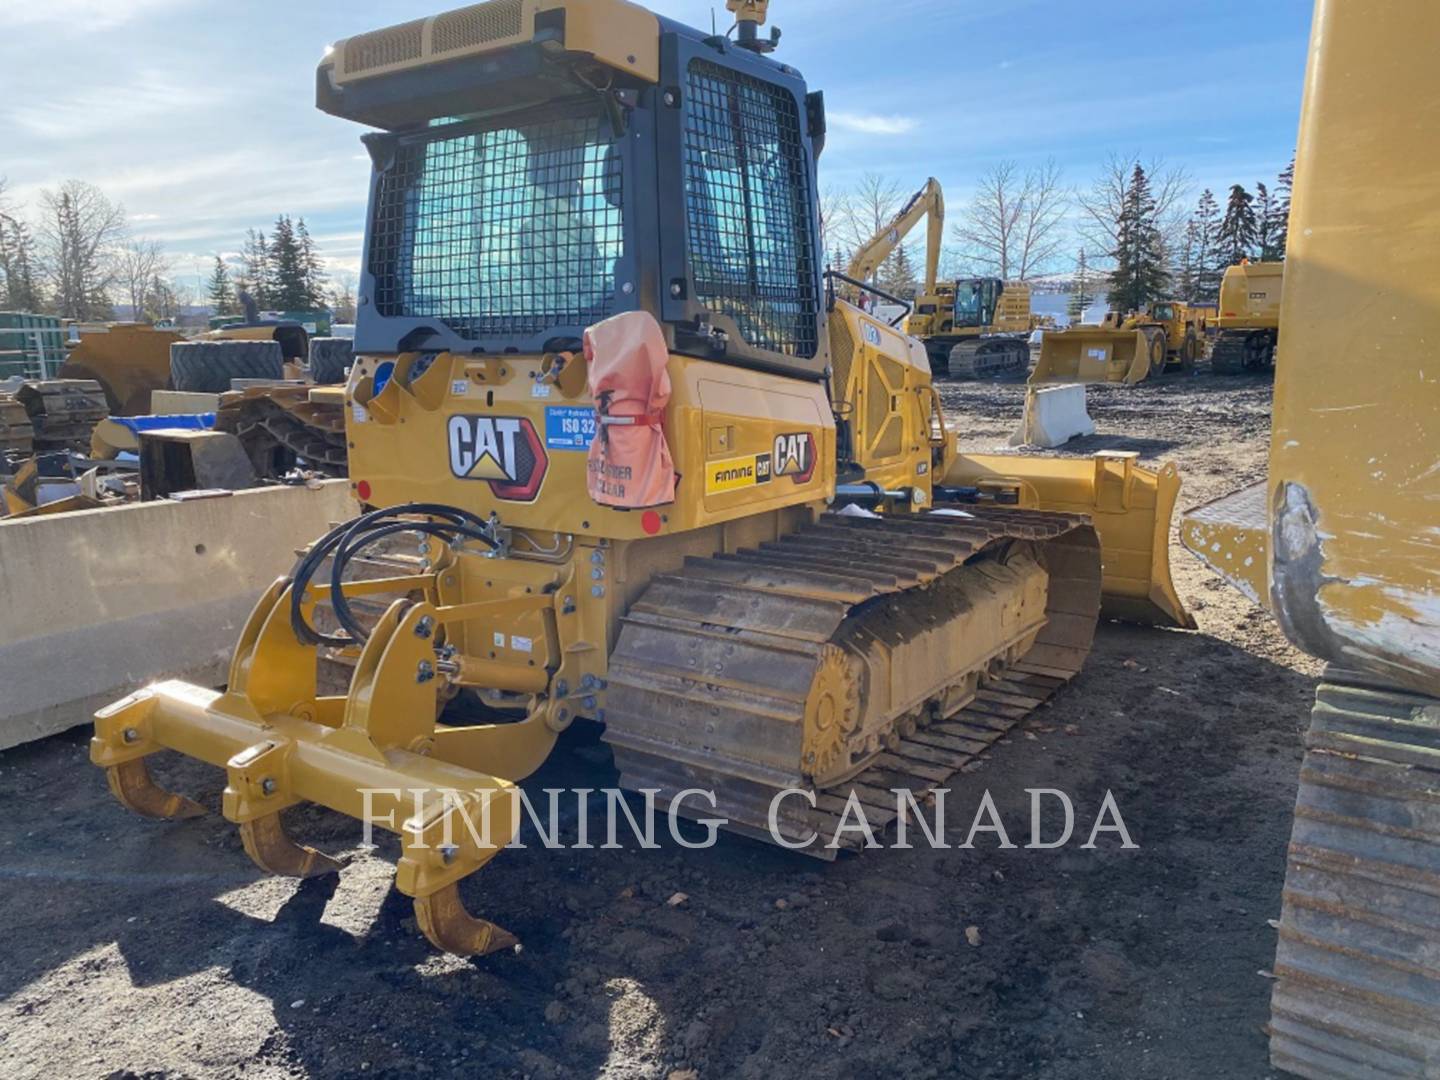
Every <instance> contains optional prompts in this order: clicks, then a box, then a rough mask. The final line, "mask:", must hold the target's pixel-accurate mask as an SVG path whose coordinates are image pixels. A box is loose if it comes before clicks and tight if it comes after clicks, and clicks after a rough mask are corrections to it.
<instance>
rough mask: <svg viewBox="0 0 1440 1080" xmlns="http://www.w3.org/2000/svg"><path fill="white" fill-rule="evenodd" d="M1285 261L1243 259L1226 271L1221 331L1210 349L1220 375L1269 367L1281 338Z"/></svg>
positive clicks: (1219, 322) (1218, 322) (1212, 366)
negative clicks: (1251, 260)
mask: <svg viewBox="0 0 1440 1080" xmlns="http://www.w3.org/2000/svg"><path fill="white" fill-rule="evenodd" d="M1284 286H1285V264H1284V263H1283V262H1253V263H1252V262H1248V261H1247V262H1242V263H1237V264H1236V265H1235V266H1232V267H1230V268H1229V269H1228V270H1226V271H1225V276H1224V278H1222V279H1221V282H1220V313H1219V315H1218V316H1217V317H1216V319H1215V325H1216V326H1217V327H1218V328H1219V330H1220V333H1219V335H1218V336H1217V337H1216V338H1215V344H1214V347H1213V348H1212V349H1211V352H1210V370H1212V371H1214V372H1215V373H1216V374H1217V375H1237V374H1239V373H1240V372H1242V371H1269V370H1270V369H1271V368H1273V367H1274V366H1275V346H1276V345H1277V344H1278V343H1279V341H1280V308H1281V297H1282V296H1283V294H1284V291H1285V290H1284Z"/></svg>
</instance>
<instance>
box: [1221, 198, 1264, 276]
mask: <svg viewBox="0 0 1440 1080" xmlns="http://www.w3.org/2000/svg"><path fill="white" fill-rule="evenodd" d="M1258 232H1259V228H1258V224H1257V222H1256V220H1255V196H1254V195H1251V194H1250V193H1249V192H1248V191H1246V190H1245V189H1244V188H1243V187H1242V186H1241V185H1239V184H1235V185H1234V186H1233V187H1231V188H1230V200H1229V202H1228V203H1227V204H1226V206H1225V217H1224V219H1223V220H1222V221H1221V222H1220V231H1219V233H1218V235H1217V236H1216V238H1215V247H1216V254H1218V255H1219V256H1220V259H1221V260H1222V261H1221V265H1222V266H1234V265H1235V264H1236V263H1240V262H1244V261H1245V260H1246V259H1248V258H1250V257H1251V256H1252V255H1253V254H1254V253H1255V242H1256V239H1257V234H1258Z"/></svg>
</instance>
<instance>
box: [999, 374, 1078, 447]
mask: <svg viewBox="0 0 1440 1080" xmlns="http://www.w3.org/2000/svg"><path fill="white" fill-rule="evenodd" d="M1094 434H1095V421H1093V420H1091V419H1090V413H1089V412H1088V411H1087V410H1086V408H1085V387H1084V386H1083V385H1077V386H1049V387H1045V388H1044V389H1031V390H1029V391H1027V392H1026V394H1025V415H1024V417H1023V418H1022V419H1021V421H1020V426H1019V427H1018V428H1016V429H1015V434H1013V435H1011V436H1010V445H1011V446H1039V447H1044V448H1046V449H1053V448H1054V447H1057V446H1064V445H1065V444H1066V443H1067V442H1069V441H1070V440H1071V439H1075V438H1079V437H1080V436H1081V435H1094Z"/></svg>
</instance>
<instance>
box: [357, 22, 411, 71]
mask: <svg viewBox="0 0 1440 1080" xmlns="http://www.w3.org/2000/svg"><path fill="white" fill-rule="evenodd" d="M424 48H425V20H424V19H416V20H415V21H414V22H408V23H402V24H401V25H400V26H392V27H390V28H388V29H386V30H375V31H373V32H371V33H369V34H360V35H359V36H358V37H353V38H351V39H350V40H349V41H347V42H346V43H345V74H346V75H359V74H362V73H364V72H366V71H374V70H377V69H379V68H387V67H390V66H392V65H394V64H408V63H413V62H414V61H416V60H419V59H420V58H421V56H422V55H423V54H424Z"/></svg>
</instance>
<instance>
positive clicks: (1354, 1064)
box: [1182, 0, 1440, 1080]
mask: <svg viewBox="0 0 1440 1080" xmlns="http://www.w3.org/2000/svg"><path fill="white" fill-rule="evenodd" d="M1437 36H1440V8H1436V7H1434V6H1431V5H1421V6H1417V5H1415V4H1412V3H1409V2H1407V0H1377V2H1375V3H1369V4H1364V5H1355V4H1345V3H1334V2H1332V0H1320V2H1319V3H1317V5H1316V9H1315V26H1314V30H1313V33H1312V37H1311V50H1310V62H1309V74H1308V77H1307V78H1306V82H1305V87H1306V92H1305V101H1304V105H1303V108H1302V112H1301V123H1300V141H1299V151H1298V156H1297V165H1296V185H1295V195H1294V203H1293V207H1292V211H1291V218H1290V245H1289V252H1288V255H1287V259H1286V262H1285V264H1284V265H1285V271H1284V277H1285V297H1284V302H1283V305H1282V307H1281V311H1280V312H1279V314H1278V315H1277V316H1275V318H1274V319H1273V320H1272V321H1273V322H1274V323H1275V324H1276V325H1278V324H1279V321H1280V320H1281V319H1282V318H1283V321H1284V324H1285V327H1286V331H1285V337H1284V338H1282V339H1281V340H1280V343H1279V346H1280V347H1279V353H1278V357H1277V360H1276V364H1275V408H1274V426H1273V430H1272V433H1271V444H1270V466H1269V477H1268V478H1267V479H1266V480H1265V481H1264V482H1263V483H1261V484H1259V485H1257V486H1256V487H1253V488H1250V489H1247V490H1245V491H1243V492H1240V493H1237V494H1236V495H1233V496H1230V497H1229V498H1227V499H1224V500H1221V501H1220V502H1218V503H1214V504H1212V505H1210V506H1206V507H1203V508H1201V509H1199V510H1197V511H1195V512H1194V513H1192V514H1190V515H1188V516H1187V517H1186V520H1185V522H1184V527H1183V531H1182V537H1183V540H1184V542H1185V544H1186V546H1188V547H1189V548H1191V549H1192V550H1193V551H1194V552H1195V553H1196V554H1197V555H1199V556H1200V557H1201V558H1202V559H1204V560H1205V561H1206V562H1207V563H1209V564H1210V565H1211V566H1212V567H1213V568H1214V569H1216V570H1217V571H1218V572H1219V573H1220V574H1222V575H1223V576H1224V577H1226V578H1228V579H1229V580H1230V581H1232V582H1233V583H1235V584H1236V585H1237V586H1238V587H1239V588H1241V589H1242V590H1244V591H1245V592H1246V593H1247V594H1248V595H1250V596H1251V597H1253V598H1255V599H1256V600H1259V601H1260V602H1262V603H1263V604H1264V605H1265V606H1266V607H1267V608H1268V609H1269V610H1270V612H1271V613H1272V614H1273V615H1274V617H1275V619H1276V621H1277V622H1278V623H1279V624H1280V627H1281V628H1282V629H1283V630H1284V632H1285V635H1286V637H1288V638H1289V639H1290V641H1291V642H1292V643H1293V644H1295V645H1296V646H1297V647H1298V648H1300V649H1303V650H1304V651H1305V652H1307V653H1309V654H1310V655H1311V656H1314V657H1317V658H1319V659H1321V660H1323V661H1325V663H1326V668H1325V672H1324V675H1323V676H1322V678H1321V681H1320V685H1319V687H1318V689H1317V691H1316V695H1315V707H1314V712H1313V714H1312V719H1311V725H1310V730H1309V732H1308V734H1307V735H1306V737H1305V757H1304V762H1303V764H1302V766H1301V770H1300V789H1299V794H1298V797H1297V799H1296V803H1295V822H1294V829H1293V832H1292V834H1291V840H1290V845H1289V852H1288V862H1287V868H1286V875H1285V887H1284V892H1283V896H1282V909H1281V915H1280V920H1279V925H1278V937H1279V946H1278V954H1277V956H1276V959H1275V964H1274V966H1273V973H1274V977H1275V983H1274V992H1273V995H1272V1001H1271V1019H1270V1057H1271V1062H1272V1064H1273V1065H1274V1066H1275V1067H1276V1068H1277V1069H1282V1070H1284V1071H1286V1072H1290V1073H1295V1074H1298V1075H1300V1076H1305V1077H1312V1078H1314V1080H1321V1078H1324V1080H1334V1078H1345V1080H1361V1078H1367V1080H1368V1078H1375V1077H1417V1078H1419V1077H1431V1076H1435V1075H1437V1073H1436V1069H1437V1062H1440V594H1437V582H1440V525H1437V522H1440V514H1437V512H1436V507H1437V506H1440V468H1437V466H1436V458H1437V447H1436V437H1435V433H1436V432H1437V430H1440V375H1437V372H1436V370H1435V368H1436V362H1435V358H1434V357H1432V356H1431V355H1430V350H1431V349H1432V348H1433V347H1434V346H1433V342H1435V341H1436V339H1437V336H1440V274H1437V273H1436V268H1435V260H1434V251H1435V249H1436V244H1437V243H1440V219H1437V218H1436V217H1435V216H1434V215H1433V214H1418V215H1417V214H1416V213H1415V206H1416V202H1415V200H1416V194H1417V192H1427V191H1428V192H1431V193H1433V192H1434V191H1435V190H1436V183H1437V179H1440V146H1437V145H1436V144H1435V142H1434V141H1433V140H1416V139H1415V128H1414V118H1415V117H1416V116H1420V115H1434V112H1435V110H1436V109H1437V108H1440V68H1437V66H1436V65H1435V63H1434V60H1433V55H1432V53H1433V43H1434V42H1435V40H1436V39H1437ZM1396 103H1404V108H1397V107H1396ZM1357 133H1363V138H1361V137H1358V136H1357ZM1377 162H1383V163H1384V167H1383V168H1377V167H1376V163H1377ZM1358 178H1363V186H1364V191H1365V197H1364V198H1362V199H1357V198H1356V197H1355V192H1356V186H1355V185H1356V182H1357V179H1358ZM1432 241H1435V243H1432ZM1236 277H1237V278H1240V279H1242V280H1253V279H1254V278H1255V277H1259V278H1260V279H1261V280H1265V281H1268V282H1270V283H1271V284H1272V286H1273V287H1274V288H1276V289H1277V290H1278V287H1279V284H1280V280H1281V278H1280V273H1279V269H1278V266H1277V265H1275V264H1270V265H1266V264H1259V265H1258V266H1257V265H1255V264H1252V265H1250V266H1249V267H1248V268H1245V270H1244V271H1243V273H1239V274H1236ZM1227 280H1228V279H1227ZM1244 290H1245V291H1246V292H1248V291H1251V290H1254V291H1260V290H1258V289H1255V286H1254V285H1253V284H1251V285H1247V286H1245V287H1244ZM1361 296H1363V297H1364V307H1363V312H1364V319H1363V320H1357V318H1356V315H1357V308H1356V298H1357V297H1361ZM1238 306H1239V305H1236V304H1229V303H1225V304H1222V309H1221V319H1222V325H1224V322H1223V320H1225V319H1227V318H1231V317H1232V315H1231V314H1230V313H1232V312H1234V311H1235V310H1236V307H1238ZM1366 328H1370V329H1368V330H1367V329H1366ZM1361 356H1363V358H1364V362H1363V363H1357V357H1361Z"/></svg>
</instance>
